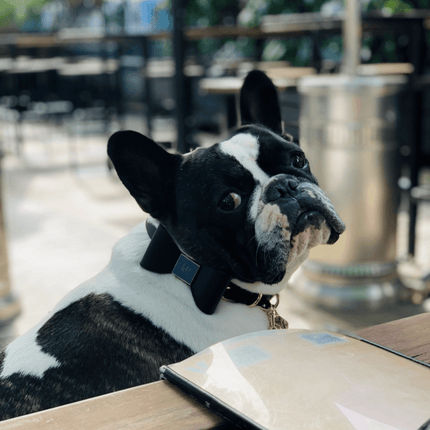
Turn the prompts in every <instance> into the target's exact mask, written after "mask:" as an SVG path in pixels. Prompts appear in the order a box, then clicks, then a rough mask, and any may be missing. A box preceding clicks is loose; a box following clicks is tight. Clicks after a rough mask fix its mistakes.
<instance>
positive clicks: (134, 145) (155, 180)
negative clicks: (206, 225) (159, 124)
mask: <svg viewBox="0 0 430 430" xmlns="http://www.w3.org/2000/svg"><path fill="white" fill-rule="evenodd" d="M108 155H109V158H110V159H111V161H112V163H113V165H114V166H115V170H116V171H117V173H118V176H119V178H120V179H121V181H122V182H123V184H124V185H125V187H126V188H127V189H128V191H130V194H131V195H132V196H133V197H134V198H135V199H136V201H137V203H138V204H139V206H140V207H141V208H142V209H143V211H145V212H147V213H149V214H150V215H151V216H153V217H154V218H156V219H158V220H160V221H163V220H165V219H166V217H168V216H169V214H172V213H174V209H173V208H172V205H174V201H175V198H174V178H175V176H176V172H177V169H178V166H179V163H180V160H181V156H180V155H178V154H169V153H168V152H167V151H165V150H164V149H163V148H161V147H160V146H158V145H157V144H156V143H155V142H154V141H153V140H151V139H149V138H147V137H146V136H143V135H142V134H140V133H137V132H135V131H119V132H117V133H115V134H113V135H112V136H111V137H110V139H109V142H108ZM172 210H173V211H172Z"/></svg>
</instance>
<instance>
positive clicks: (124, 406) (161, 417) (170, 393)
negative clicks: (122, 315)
mask: <svg viewBox="0 0 430 430" xmlns="http://www.w3.org/2000/svg"><path fill="white" fill-rule="evenodd" d="M428 327H430V313H424V314H420V315H416V316H413V317H410V318H405V319H401V320H397V321H393V322H389V323H385V324H381V325H377V326H374V327H370V328H366V329H362V330H360V331H358V332H357V334H358V335H359V336H361V337H363V338H365V339H367V340H370V341H372V342H375V343H378V344H380V345H383V346H385V347H387V348H391V349H393V350H395V351H398V352H401V353H403V354H405V355H408V356H410V357H415V358H416V359H418V360H421V361H423V362H425V363H429V364H430V331H429V330H428ZM58 428H61V429H62V430H75V429H79V430H98V429H100V430H102V429H103V430H109V429H115V430H121V429H124V430H125V429H131V428H136V429H137V428H138V429H141V430H153V429H155V428H156V429H169V430H188V429H191V428H198V429H229V428H230V429H233V428H236V427H234V426H231V425H230V424H229V423H227V422H225V421H223V420H222V419H221V418H220V417H219V416H218V415H216V414H215V413H213V412H211V411H209V410H208V409H207V408H206V407H204V406H203V405H201V404H199V403H198V402H197V401H195V400H194V399H192V398H190V397H188V396H187V395H185V394H184V393H183V392H182V391H181V390H179V389H178V388H176V387H175V386H173V385H171V384H170V383H168V382H167V381H160V382H155V383H152V384H147V385H142V386H139V387H135V388H130V389H128V390H124V391H119V392H116V393H111V394H106V395H104V396H100V397H96V398H93V399H88V400H84V401H82V402H77V403H74V404H71V405H67V406H62V407H59V408H55V409H50V410H47V411H44V412H39V413H36V414H31V415H27V416H23V417H19V418H15V419H13V420H8V421H3V422H1V423H0V430H12V429H14V430H15V429H25V430H42V429H43V430H51V429H52V430H54V429H58Z"/></svg>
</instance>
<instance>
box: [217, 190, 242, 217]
mask: <svg viewBox="0 0 430 430" xmlns="http://www.w3.org/2000/svg"><path fill="white" fill-rule="evenodd" d="M241 203H242V197H240V196H239V194H236V193H230V194H228V195H227V196H225V197H224V198H223V199H222V200H221V202H220V204H219V207H220V208H221V209H222V210H223V211H228V212H230V211H233V210H235V209H236V208H238V207H239V205H240V204H241Z"/></svg>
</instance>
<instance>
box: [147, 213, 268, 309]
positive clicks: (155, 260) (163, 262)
mask: <svg viewBox="0 0 430 430" xmlns="http://www.w3.org/2000/svg"><path fill="white" fill-rule="evenodd" d="M146 230H147V232H148V235H149V237H150V238H151V243H150V244H149V245H148V248H147V250H146V252H145V255H144V256H143V258H142V261H141V262H140V265H141V266H142V267H143V268H144V269H146V270H149V271H151V272H155V273H160V274H167V273H172V274H173V275H175V276H176V277H177V278H179V279H181V280H182V281H183V282H185V283H186V284H188V285H189V286H190V288H191V293H192V295H193V298H194V302H195V303H196V306H197V307H198V308H199V309H200V310H201V311H202V312H204V313H205V314H208V315H212V314H213V313H214V312H215V309H216V307H217V306H218V303H219V302H220V300H221V299H222V298H224V299H225V300H228V301H232V302H237V303H242V304H245V305H247V306H259V307H262V308H263V309H268V308H270V306H271V305H270V299H271V298H272V297H273V296H272V295H260V294H257V293H251V292H250V291H247V290H245V289H243V288H240V287H238V286H237V285H235V284H233V283H231V282H230V280H231V278H232V276H231V275H229V274H227V273H225V272H222V271H220V270H216V269H212V268H211V267H208V266H202V265H199V264H197V263H196V262H194V261H193V260H191V259H190V258H189V257H187V256H185V255H184V254H182V253H181V251H180V250H179V248H178V246H177V245H176V243H175V242H174V240H173V238H172V237H171V236H170V234H169V233H168V232H167V230H166V229H165V228H164V227H163V226H162V225H161V224H160V225H159V226H158V227H156V226H154V225H153V224H152V223H151V222H149V221H148V220H147V221H146Z"/></svg>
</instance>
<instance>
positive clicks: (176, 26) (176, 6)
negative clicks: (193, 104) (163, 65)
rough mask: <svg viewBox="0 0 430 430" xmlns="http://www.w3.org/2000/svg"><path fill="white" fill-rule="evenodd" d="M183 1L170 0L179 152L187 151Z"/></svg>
mask: <svg viewBox="0 0 430 430" xmlns="http://www.w3.org/2000/svg"><path fill="white" fill-rule="evenodd" d="M184 3H185V1H184V0H172V14H173V57H174V60H175V80H174V83H175V117H176V127H177V150H178V152H179V153H186V152H188V145H187V142H186V131H187V130H186V123H185V120H186V110H187V109H186V100H185V75H184V57H185V39H184V33H183V28H184V21H185V4H184Z"/></svg>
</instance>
